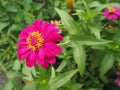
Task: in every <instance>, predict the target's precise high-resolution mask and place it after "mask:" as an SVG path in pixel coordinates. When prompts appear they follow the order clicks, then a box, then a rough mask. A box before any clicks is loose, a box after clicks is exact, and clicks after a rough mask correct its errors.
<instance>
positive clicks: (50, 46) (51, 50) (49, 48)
mask: <svg viewBox="0 0 120 90" xmlns="http://www.w3.org/2000/svg"><path fill="white" fill-rule="evenodd" d="M44 46H45V51H46V55H47V57H51V56H55V55H56V54H61V53H62V48H61V47H59V46H57V45H56V44H55V43H53V42H48V43H45V45H44Z"/></svg>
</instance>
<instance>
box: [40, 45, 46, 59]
mask: <svg viewBox="0 0 120 90" xmlns="http://www.w3.org/2000/svg"><path fill="white" fill-rule="evenodd" d="M38 55H39V58H41V59H43V58H44V57H45V50H44V48H43V47H41V48H40V50H39V52H38Z"/></svg>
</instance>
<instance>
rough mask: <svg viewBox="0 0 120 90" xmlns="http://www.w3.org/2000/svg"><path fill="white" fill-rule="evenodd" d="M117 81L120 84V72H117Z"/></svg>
mask: <svg viewBox="0 0 120 90" xmlns="http://www.w3.org/2000/svg"><path fill="white" fill-rule="evenodd" d="M115 83H116V84H117V85H118V86H120V72H117V78H116V80H115Z"/></svg>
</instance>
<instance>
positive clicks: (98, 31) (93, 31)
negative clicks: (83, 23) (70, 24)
mask: <svg viewBox="0 0 120 90" xmlns="http://www.w3.org/2000/svg"><path fill="white" fill-rule="evenodd" d="M88 27H89V28H90V30H91V32H92V33H93V34H94V35H95V36H96V37H97V38H98V39H100V30H99V29H98V28H96V27H94V26H90V25H89V26H88Z"/></svg>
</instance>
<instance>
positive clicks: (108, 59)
mask: <svg viewBox="0 0 120 90" xmlns="http://www.w3.org/2000/svg"><path fill="white" fill-rule="evenodd" d="M114 61H115V58H114V55H113V53H107V54H106V55H105V56H104V58H103V60H102V63H101V67H100V76H103V75H104V74H105V73H106V72H107V71H108V70H110V69H111V68H112V66H113V64H114Z"/></svg>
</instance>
